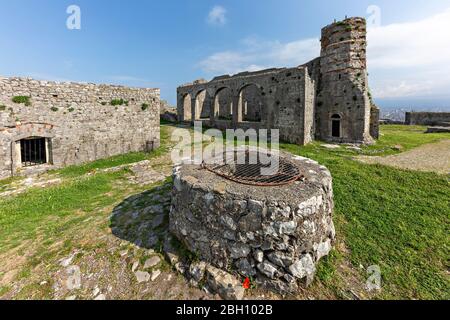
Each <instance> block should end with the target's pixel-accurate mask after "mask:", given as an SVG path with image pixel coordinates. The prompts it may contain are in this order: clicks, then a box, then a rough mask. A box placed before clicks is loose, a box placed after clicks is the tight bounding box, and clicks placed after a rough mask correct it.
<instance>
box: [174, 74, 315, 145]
mask: <svg viewBox="0 0 450 320" xmlns="http://www.w3.org/2000/svg"><path fill="white" fill-rule="evenodd" d="M314 85H315V84H314V81H313V80H312V79H311V78H310V77H309V75H308V69H307V67H305V66H300V67H296V68H283V69H269V70H263V71H258V72H243V73H240V74H237V75H234V76H221V77H216V78H214V79H213V80H211V81H210V82H206V81H197V82H194V83H191V84H186V85H184V86H181V87H179V88H178V91H177V94H178V115H179V121H192V120H193V119H195V120H202V121H204V122H205V124H207V125H208V126H212V127H217V128H219V129H228V128H243V129H247V128H254V129H275V128H276V129H279V130H280V138H281V139H282V140H284V141H288V142H291V143H298V144H306V143H308V142H310V140H311V131H312V126H313V117H312V114H313V101H314V92H315V89H314V88H315V87H314ZM255 89H256V90H258V91H259V92H257V93H255ZM249 91H253V94H251V95H252V96H253V98H252V99H249V98H248V95H247V94H246V93H247V92H249ZM199 96H201V97H202V98H201V99H198V97H199ZM199 101H201V103H199ZM245 101H246V102H247V114H249V115H250V116H249V117H248V116H245V114H244V111H245V105H244V103H245ZM189 102H190V103H189ZM258 102H260V104H259V103H258ZM256 103H258V105H255V104H256ZM224 106H226V107H224ZM230 106H231V107H232V110H233V111H232V114H230V112H229V110H230ZM186 108H189V110H188V111H186ZM308 108H309V109H308ZM203 109H206V110H214V112H211V113H210V116H209V119H204V118H203V117H202V111H201V110H203ZM307 109H308V110H307ZM224 110H226V111H227V112H225V111H224ZM257 113H258V116H256V114H257ZM186 114H188V115H190V116H188V117H186ZM227 117H228V118H229V119H228V120H227ZM246 120H250V121H246ZM252 120H253V121H252ZM254 120H257V121H254Z"/></svg>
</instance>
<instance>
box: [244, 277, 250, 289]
mask: <svg viewBox="0 0 450 320" xmlns="http://www.w3.org/2000/svg"><path fill="white" fill-rule="evenodd" d="M242 286H243V287H244V289H250V279H249V278H245V280H244V283H243V284H242Z"/></svg>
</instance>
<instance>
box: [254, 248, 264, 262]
mask: <svg viewBox="0 0 450 320" xmlns="http://www.w3.org/2000/svg"><path fill="white" fill-rule="evenodd" d="M253 258H254V259H255V260H256V262H258V263H261V262H263V260H264V252H262V251H261V250H256V251H255V253H254V254H253Z"/></svg>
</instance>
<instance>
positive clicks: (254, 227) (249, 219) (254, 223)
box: [239, 201, 262, 232]
mask: <svg viewBox="0 0 450 320" xmlns="http://www.w3.org/2000/svg"><path fill="white" fill-rule="evenodd" d="M250 202H251V201H249V203H250ZM261 222H262V218H261V214H260V213H256V212H250V213H249V214H248V215H246V216H243V217H242V218H241V219H240V220H239V229H240V230H241V231H244V232H245V231H258V230H261Z"/></svg>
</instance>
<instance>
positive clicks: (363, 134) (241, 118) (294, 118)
mask: <svg viewBox="0 0 450 320" xmlns="http://www.w3.org/2000/svg"><path fill="white" fill-rule="evenodd" d="M321 41H322V51H321V56H320V57H319V58H316V59H314V60H312V61H310V62H308V63H306V64H304V65H301V66H299V67H296V68H283V69H268V70H262V71H258V72H243V73H240V74H237V75H234V76H229V75H225V76H220V77H216V78H214V79H213V80H212V81H210V82H207V81H205V80H198V81H195V82H194V83H191V84H187V85H184V86H181V87H179V88H178V105H177V108H178V114H179V115H180V117H179V121H192V120H193V119H196V120H197V119H200V112H199V111H198V108H193V107H191V106H190V105H192V106H193V105H195V104H196V97H197V95H198V94H199V92H205V90H206V97H205V99H204V100H203V99H202V101H203V102H204V105H205V108H212V109H211V110H213V109H215V112H214V114H211V115H210V119H209V120H208V121H207V124H208V125H210V126H214V127H217V128H219V129H228V128H254V129H258V128H267V129H279V130H280V137H281V139H282V140H284V141H287V142H291V143H297V144H307V143H310V142H311V141H313V140H315V139H320V140H324V141H333V142H339V143H347V142H348V143H366V144H368V143H373V142H374V139H376V138H378V135H379V128H378V122H379V110H378V108H377V107H376V106H374V105H373V103H372V102H371V99H370V95H369V88H368V73H367V66H366V48H367V43H366V22H365V20H364V19H363V18H350V19H346V20H344V21H340V22H336V23H333V24H331V25H329V26H327V27H325V28H324V29H323V30H322V39H321ZM250 85H251V86H252V87H255V88H256V90H257V91H256V92H253V93H251V94H248V93H247V92H246V91H245V90H246V89H245V88H248V87H249V86H250ZM224 88H227V89H226V90H227V94H228V95H227V96H226V97H223V94H222V90H224ZM230 90H231V91H230ZM259 95H260V96H261V99H260V98H259ZM185 97H189V98H188V99H187V100H188V103H186V99H185ZM259 100H260V101H261V107H259V104H258V102H257V101H259ZM217 101H219V102H220V103H217ZM246 103H247V113H245V112H244V114H243V112H242V111H243V110H245V109H246ZM227 104H228V105H232V106H233V116H232V119H228V121H227V114H228V113H229V112H228V113H227V112H225V111H223V110H229V109H226V108H225V107H223V106H224V105H227ZM218 105H220V107H219V106H218ZM186 112H187V114H188V116H186ZM258 112H260V117H259V115H258ZM182 115H184V116H182ZM228 117H229V114H228ZM202 118H204V117H202ZM336 124H338V127H336V126H334V125H336ZM333 126H334V127H333ZM333 129H334V130H333Z"/></svg>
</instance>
